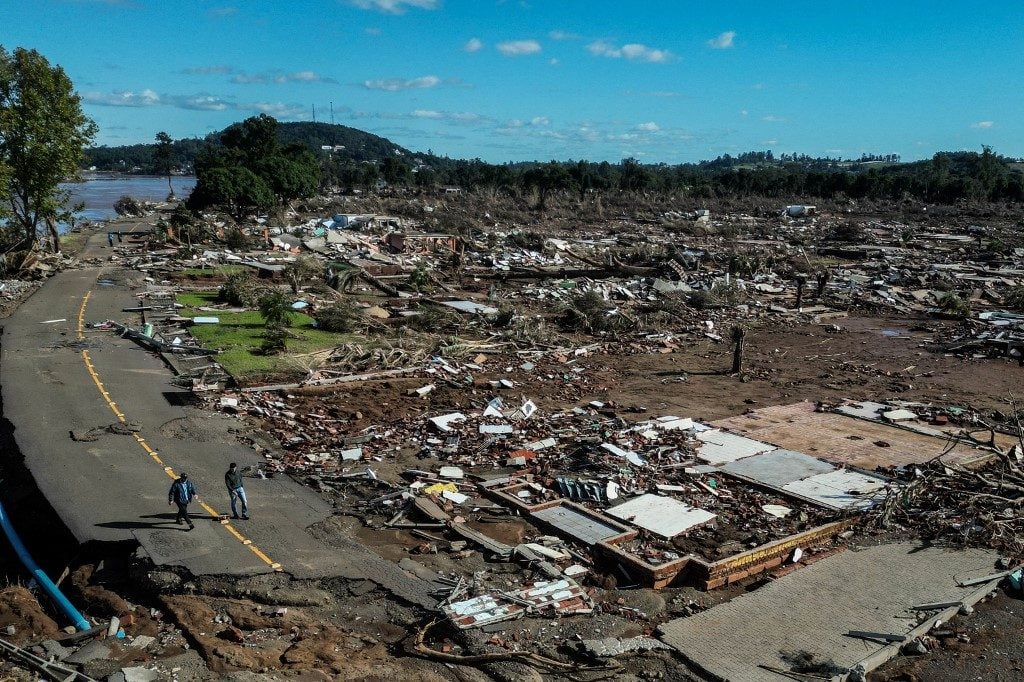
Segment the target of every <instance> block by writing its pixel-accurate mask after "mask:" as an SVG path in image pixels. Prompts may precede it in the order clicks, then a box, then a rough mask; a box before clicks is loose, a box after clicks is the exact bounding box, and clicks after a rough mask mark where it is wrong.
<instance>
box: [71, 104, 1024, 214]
mask: <svg viewBox="0 0 1024 682" xmlns="http://www.w3.org/2000/svg"><path fill="white" fill-rule="evenodd" d="M257 118H259V119H263V120H268V121H269V120H272V119H271V117H269V116H265V115H264V116H262V117H254V119H248V120H247V121H245V122H242V123H237V124H234V126H231V127H229V128H228V129H226V130H225V131H223V132H221V133H218V134H216V135H211V136H209V137H208V138H207V139H205V140H203V141H201V144H200V141H198V140H188V141H186V140H178V141H174V142H173V153H174V155H175V158H176V159H177V162H178V166H179V167H181V168H187V167H194V168H195V169H196V174H197V175H200V174H201V172H202V170H201V169H200V168H199V166H201V165H202V164H204V163H206V164H207V165H206V168H209V163H208V160H209V159H210V158H211V157H210V153H209V150H210V149H219V148H223V146H224V140H225V139H227V140H229V141H230V140H231V139H232V136H233V134H234V133H233V132H232V131H233V130H236V129H238V128H239V127H244V126H246V125H250V123H249V122H250V121H253V120H255V119H257ZM275 131H276V133H275V134H276V139H277V143H278V149H282V150H283V149H290V150H291V153H292V154H296V153H298V151H299V150H300V149H305V150H306V151H308V152H309V153H310V154H311V155H312V157H313V158H314V159H315V160H316V166H317V170H316V172H315V174H316V176H317V178H318V182H319V188H320V189H328V188H340V189H341V190H343V191H352V190H355V189H361V190H367V189H374V188H378V187H381V186H383V185H387V186H390V187H396V188H401V187H409V188H419V189H422V190H427V191H429V190H435V189H437V188H440V187H443V186H457V187H460V188H462V189H463V190H465V191H476V190H488V191H510V192H524V191H527V192H535V193H536V194H537V196H538V204H539V205H540V206H541V207H543V206H544V204H545V203H546V201H547V199H548V197H549V196H550V195H551V194H552V193H557V192H573V193H576V194H578V196H579V198H580V199H582V198H584V197H585V196H586V194H587V193H588V192H603V191H628V192H654V193H663V194H667V195H686V196H690V197H694V198H698V199H700V198H706V199H714V198H745V197H769V198H783V197H806V198H807V200H813V199H843V198H849V199H873V200H894V201H899V200H903V199H915V200H920V201H925V202H931V203H956V202H960V201H1022V200H1024V175H1022V164H1021V163H1020V162H1018V161H1017V160H1014V159H1009V158H1006V157H1003V156H1000V155H998V154H996V153H995V152H994V151H993V150H992V149H991V148H990V147H983V148H982V149H981V151H979V152H966V151H956V152H938V153H936V154H935V155H934V156H933V158H932V159H929V160H925V161H914V162H909V163H906V162H901V161H900V158H899V156H898V155H896V154H862V155H861V156H860V157H859V158H853V159H841V158H829V157H812V156H808V155H804V154H796V153H792V154H786V153H783V154H780V155H776V154H774V153H773V152H772V151H771V150H764V151H750V152H744V153H741V154H738V155H736V156H730V155H729V154H723V155H721V156H719V157H717V158H714V159H708V160H703V161H699V162H695V163H683V164H675V165H669V164H644V163H640V162H639V161H638V160H636V159H632V158H629V159H623V160H622V161H620V162H618V163H612V162H608V161H601V162H593V161H587V160H569V161H549V162H536V161H535V162H520V163H504V164H492V163H488V162H485V161H482V160H480V159H451V158H448V157H442V156H438V155H435V154H434V153H433V152H431V151H429V150H428V151H427V152H425V153H414V152H410V151H409V150H407V149H403V148H402V147H399V146H397V145H395V144H394V143H392V142H390V141H389V140H387V139H385V138H382V137H379V136H376V135H372V134H370V133H365V132H363V131H360V130H357V129H355V128H349V127H347V126H341V125H333V124H327V123H281V124H277V123H276V122H275ZM325 146H326V147H330V150H325V149H323V147H325ZM98 150H102V154H103V155H105V156H107V157H109V158H111V159H113V158H115V157H118V150H123V151H124V152H125V153H124V154H122V155H121V156H125V157H128V158H135V159H136V160H137V163H138V164H139V167H140V168H142V169H143V170H144V171H145V172H148V173H162V171H161V170H160V166H159V164H158V163H157V162H156V157H155V155H154V152H155V150H156V145H133V146H131V147H118V148H97V149H96V150H91V151H90V152H89V154H92V155H93V156H92V157H90V158H93V159H96V158H98V157H97V156H96V154H99V153H100V152H99V151H98ZM129 152H130V153H131V154H135V155H137V156H135V157H132V156H130V154H129ZM147 155H148V158H145V157H147ZM305 158H306V161H307V162H308V161H309V157H305ZM121 160H124V159H121ZM264 165H265V164H264ZM310 172H312V171H310ZM256 174H257V175H260V173H259V172H258V171H257V172H256ZM243 179H244V178H242V177H241V176H239V177H237V178H236V180H237V181H238V182H242V180H243ZM266 179H267V180H270V178H269V177H267V178H266ZM236 184H237V183H236ZM243 184H244V183H243ZM242 189H245V188H244V187H242V186H240V187H239V191H238V192H236V194H242V193H243V192H242V191H241V190H242ZM248 189H252V188H248ZM278 189H279V190H280V189H281V188H278ZM257 190H258V191H257V192H256V194H253V195H251V196H250V197H249V198H248V200H250V201H251V202H255V203H253V204H252V205H258V206H262V205H263V204H265V203H266V200H267V196H268V195H267V194H266V193H265V192H262V189H260V188H257ZM275 194H276V195H277V197H278V198H282V197H285V196H290V197H292V198H299V196H301V195H296V194H295V193H294V192H291V191H278V192H275ZM257 199H259V201H256V200H257ZM199 203H202V202H199Z"/></svg>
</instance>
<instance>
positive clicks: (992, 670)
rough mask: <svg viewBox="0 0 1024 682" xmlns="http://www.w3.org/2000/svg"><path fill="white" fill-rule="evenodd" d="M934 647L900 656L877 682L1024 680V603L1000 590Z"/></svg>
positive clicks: (951, 626)
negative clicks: (916, 654) (921, 652)
mask: <svg viewBox="0 0 1024 682" xmlns="http://www.w3.org/2000/svg"><path fill="white" fill-rule="evenodd" d="M946 629H947V630H949V631H951V632H952V634H951V635H949V636H946V637H941V638H939V639H938V642H937V644H936V646H935V648H934V649H933V650H932V651H930V652H929V653H927V654H925V655H922V656H900V657H898V658H895V659H893V660H892V661H890V662H889V663H887V664H886V665H884V666H882V667H881V668H879V669H877V670H875V671H874V673H873V674H872V675H871V676H870V677H869V679H870V680H871V681H872V682H963V681H964V680H984V681H985V682H1017V680H1021V679H1024V601H1022V597H1021V595H1020V594H1019V593H1016V594H1009V593H1005V592H1002V591H1000V592H999V593H998V594H997V595H996V597H995V598H994V599H991V600H987V601H985V602H982V603H979V604H978V605H977V606H976V607H975V611H974V613H973V614H971V615H970V616H967V617H958V618H955V619H953V620H952V621H951V622H950V623H949V627H948V628H946Z"/></svg>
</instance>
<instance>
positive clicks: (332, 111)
mask: <svg viewBox="0 0 1024 682" xmlns="http://www.w3.org/2000/svg"><path fill="white" fill-rule="evenodd" d="M331 125H334V100H331Z"/></svg>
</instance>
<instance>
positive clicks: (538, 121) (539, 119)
mask: <svg viewBox="0 0 1024 682" xmlns="http://www.w3.org/2000/svg"><path fill="white" fill-rule="evenodd" d="M530 125H532V126H546V125H551V119H549V118H548V117H547V116H534V117H533V118H531V119H530Z"/></svg>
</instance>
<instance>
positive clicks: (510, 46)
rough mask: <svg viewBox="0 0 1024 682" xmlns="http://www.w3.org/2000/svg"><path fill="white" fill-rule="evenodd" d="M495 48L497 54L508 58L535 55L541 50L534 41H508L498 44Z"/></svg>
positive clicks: (538, 44)
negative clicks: (496, 48)
mask: <svg viewBox="0 0 1024 682" xmlns="http://www.w3.org/2000/svg"><path fill="white" fill-rule="evenodd" d="M497 47H498V52H500V53H502V54H503V55H506V56H509V57H514V56H518V55H523V54H537V53H538V52H540V51H541V49H542V48H541V46H540V43H538V42H537V41H536V40H509V41H506V42H504V43H498V46H497Z"/></svg>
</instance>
